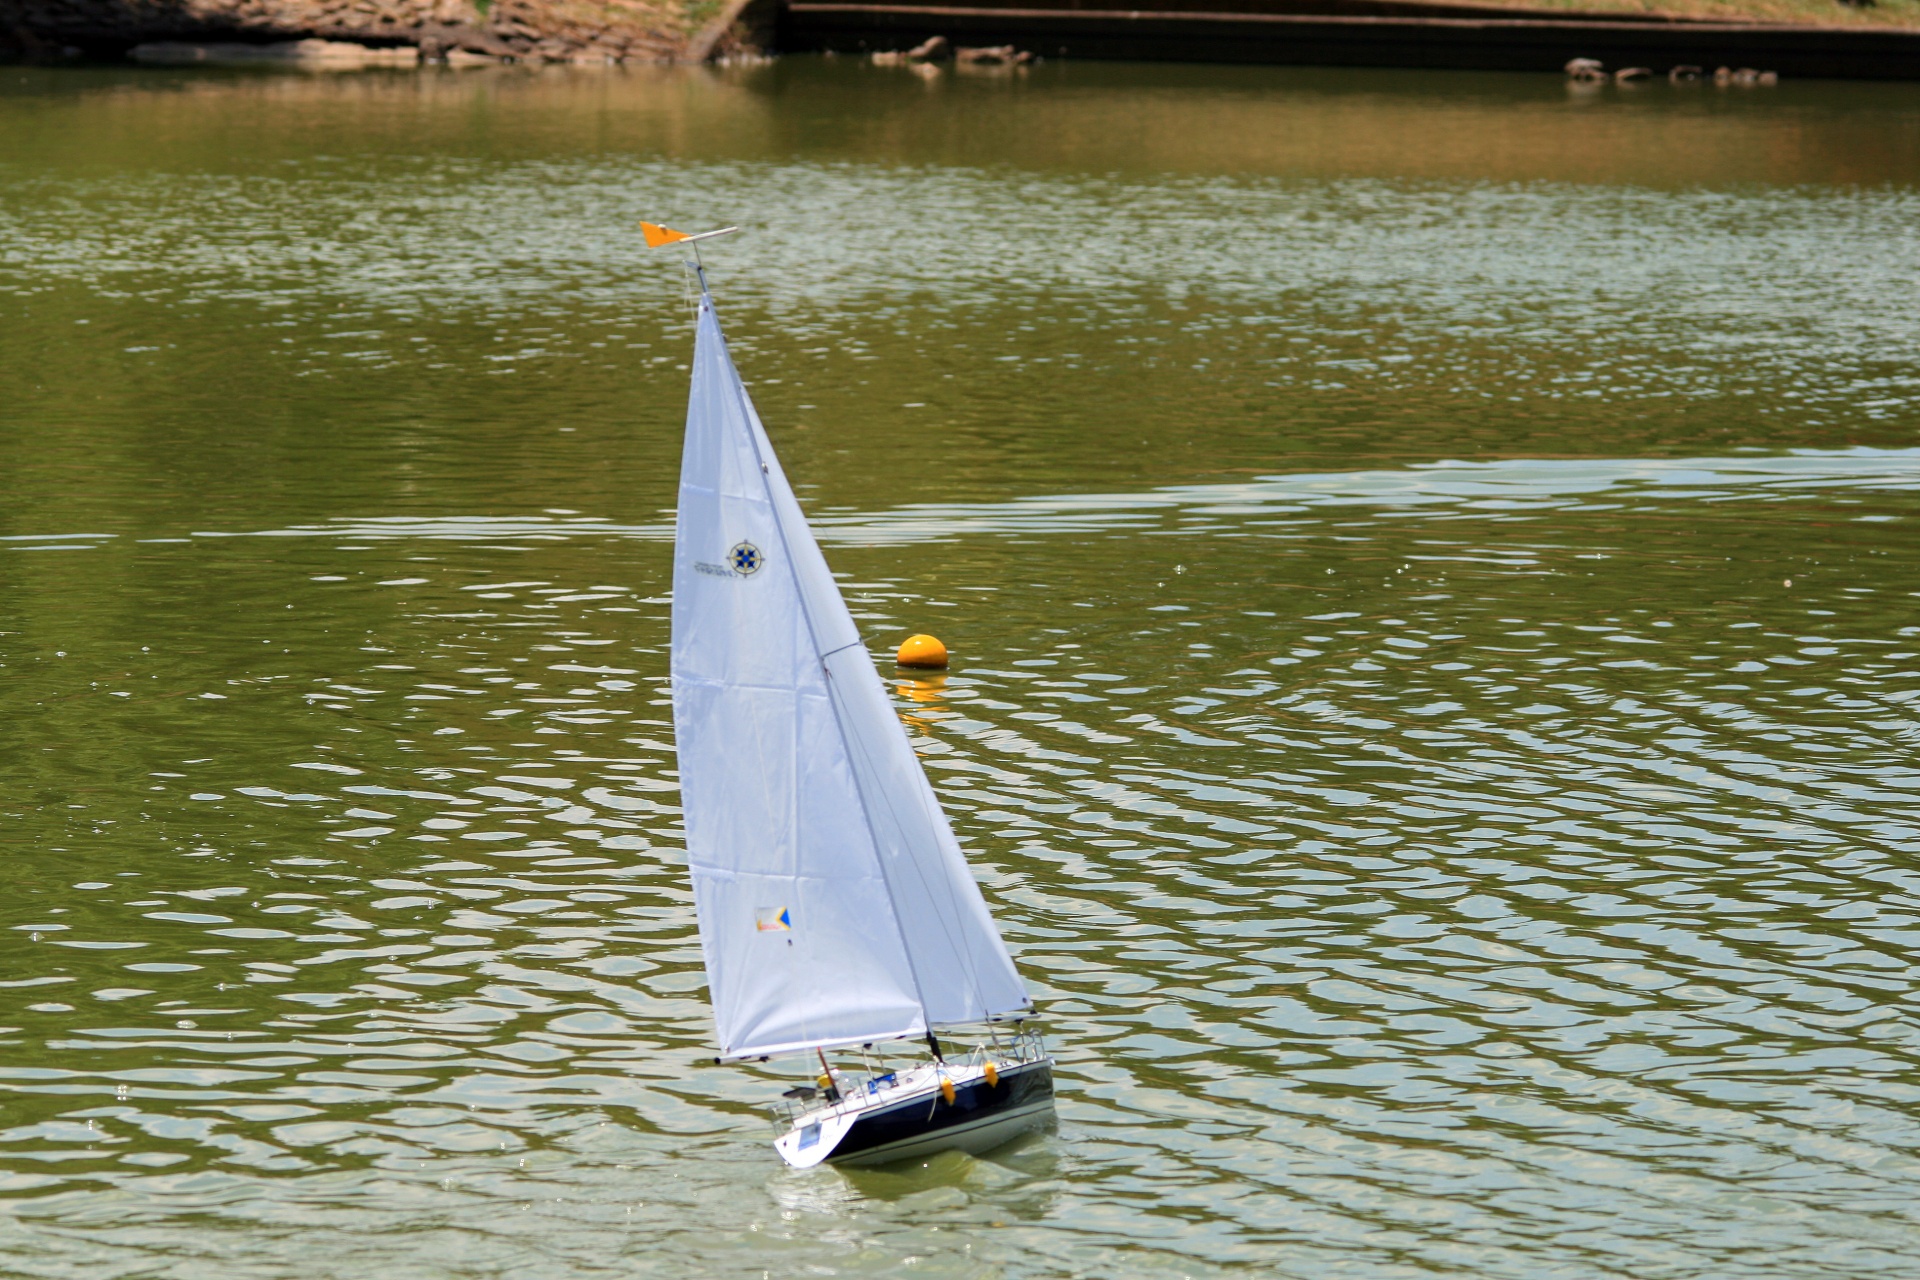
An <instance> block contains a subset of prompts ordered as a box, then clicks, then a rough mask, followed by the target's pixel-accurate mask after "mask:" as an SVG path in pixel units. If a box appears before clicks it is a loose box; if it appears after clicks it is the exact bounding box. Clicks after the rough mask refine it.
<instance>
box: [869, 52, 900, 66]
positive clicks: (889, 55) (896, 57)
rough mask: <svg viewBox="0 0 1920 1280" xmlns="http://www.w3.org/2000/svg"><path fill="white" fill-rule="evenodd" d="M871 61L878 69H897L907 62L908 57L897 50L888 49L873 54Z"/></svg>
mask: <svg viewBox="0 0 1920 1280" xmlns="http://www.w3.org/2000/svg"><path fill="white" fill-rule="evenodd" d="M870 60H871V61H872V63H873V65H874V66H876V67H897V66H900V65H902V64H903V63H905V62H906V60H907V55H906V54H904V53H901V52H900V51H899V50H897V49H886V50H880V51H877V52H875V53H874V54H872V55H871V58H870Z"/></svg>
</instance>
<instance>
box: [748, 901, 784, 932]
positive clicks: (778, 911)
mask: <svg viewBox="0 0 1920 1280" xmlns="http://www.w3.org/2000/svg"><path fill="white" fill-rule="evenodd" d="M753 927H754V928H756V929H758V930H759V931H760V932H761V933H792V932H793V913H792V912H791V911H789V910H787V909H786V908H785V907H761V908H760V909H759V910H758V911H756V912H754V913H753Z"/></svg>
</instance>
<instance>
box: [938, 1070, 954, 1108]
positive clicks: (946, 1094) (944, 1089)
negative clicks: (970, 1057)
mask: <svg viewBox="0 0 1920 1280" xmlns="http://www.w3.org/2000/svg"><path fill="white" fill-rule="evenodd" d="M940 1096H941V1097H943V1098H945V1099H946V1100H947V1105H948V1106H952V1105H953V1081H951V1080H949V1079H947V1078H946V1077H945V1076H941V1077H940Z"/></svg>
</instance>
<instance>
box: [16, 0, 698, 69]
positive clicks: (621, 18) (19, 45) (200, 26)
mask: <svg viewBox="0 0 1920 1280" xmlns="http://www.w3.org/2000/svg"><path fill="white" fill-rule="evenodd" d="M723 9H724V6H723V5H722V4H719V3H715V2H714V0H491V3H489V2H488V0H0V51H4V46H5V45H8V44H10V45H12V46H13V49H14V52H15V53H16V54H25V55H26V56H28V57H39V58H46V57H57V56H59V54H60V52H61V51H62V50H63V49H67V50H72V49H80V50H84V51H86V52H87V53H90V54H111V53H113V52H115V51H118V50H124V49H126V48H129V47H131V46H133V45H136V44H141V43H144V42H147V41H156V40H244V41H271V40H295V39H301V38H304V37H319V38H321V39H326V40H354V41H361V42H363V43H370V44H412V45H418V46H420V48H421V52H422V54H423V55H425V56H428V57H432V56H435V55H437V54H441V53H445V52H446V51H448V50H452V49H464V50H467V51H468V52H470V53H478V54H489V55H492V56H495V57H508V58H516V59H520V60H541V61H550V62H565V61H578V62H601V61H607V60H614V61H668V60H673V59H676V58H678V57H682V56H685V55H687V54H688V53H690V52H693V53H696V56H705V55H706V54H707V53H709V52H710V51H711V47H712V46H713V45H714V44H715V43H716V41H715V39H714V38H713V37H720V36H722V35H723V32H722V31H718V30H715V31H706V30H705V29H706V28H708V27H711V26H712V24H713V21H714V19H716V18H719V17H723V16H725V15H724V12H723ZM720 43H722V44H724V40H721V41H720ZM696 46H701V47H698V48H697V49H696Z"/></svg>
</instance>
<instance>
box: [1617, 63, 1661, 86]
mask: <svg viewBox="0 0 1920 1280" xmlns="http://www.w3.org/2000/svg"><path fill="white" fill-rule="evenodd" d="M1652 78H1653V69H1652V68H1651V67H1622V68H1620V70H1618V71H1616V72H1614V73H1613V82H1614V83H1615V84H1625V83H1626V82H1627V81H1629V80H1651V79H1652Z"/></svg>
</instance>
